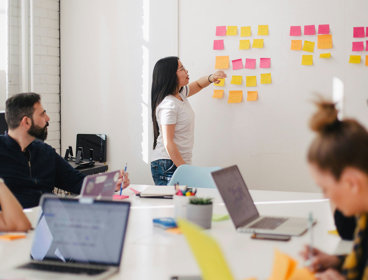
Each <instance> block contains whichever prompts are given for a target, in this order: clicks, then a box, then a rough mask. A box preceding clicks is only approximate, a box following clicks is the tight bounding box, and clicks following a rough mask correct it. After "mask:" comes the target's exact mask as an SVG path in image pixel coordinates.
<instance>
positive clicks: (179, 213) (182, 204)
mask: <svg viewBox="0 0 368 280" xmlns="http://www.w3.org/2000/svg"><path fill="white" fill-rule="evenodd" d="M189 198H190V196H181V195H174V217H175V219H177V218H184V219H186V218H187V205H188V204H189Z"/></svg>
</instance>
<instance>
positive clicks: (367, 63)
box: [365, 55, 368, 66]
mask: <svg viewBox="0 0 368 280" xmlns="http://www.w3.org/2000/svg"><path fill="white" fill-rule="evenodd" d="M365 66H368V55H366V56H365Z"/></svg>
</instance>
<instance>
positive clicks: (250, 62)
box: [245, 58, 257, 69]
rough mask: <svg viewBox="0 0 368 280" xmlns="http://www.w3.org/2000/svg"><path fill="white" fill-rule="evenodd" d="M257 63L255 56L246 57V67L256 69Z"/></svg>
mask: <svg viewBox="0 0 368 280" xmlns="http://www.w3.org/2000/svg"><path fill="white" fill-rule="evenodd" d="M256 64H257V60H256V59H253V58H247V59H245V68H246V69H255V68H256Z"/></svg>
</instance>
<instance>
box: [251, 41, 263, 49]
mask: <svg viewBox="0 0 368 280" xmlns="http://www.w3.org/2000/svg"><path fill="white" fill-rule="evenodd" d="M252 48H255V49H262V48H263V39H254V40H253V46H252Z"/></svg>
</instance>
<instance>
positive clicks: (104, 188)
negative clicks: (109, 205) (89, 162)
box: [80, 170, 120, 199]
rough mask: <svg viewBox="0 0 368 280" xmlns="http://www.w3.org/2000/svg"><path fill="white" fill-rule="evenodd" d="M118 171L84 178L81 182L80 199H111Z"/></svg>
mask: <svg viewBox="0 0 368 280" xmlns="http://www.w3.org/2000/svg"><path fill="white" fill-rule="evenodd" d="M119 175H120V170H115V171H111V172H105V173H100V174H95V175H89V176H86V177H85V178H84V180H83V184H82V189H81V193H80V195H81V197H93V198H95V199H112V198H113V195H114V192H115V187H116V182H117V181H118V179H119Z"/></svg>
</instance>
